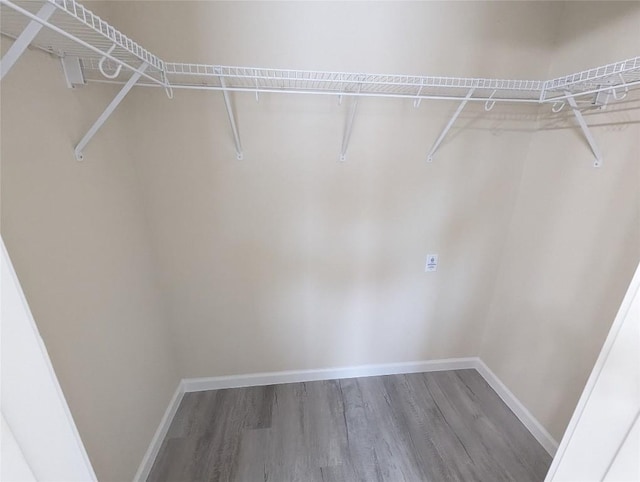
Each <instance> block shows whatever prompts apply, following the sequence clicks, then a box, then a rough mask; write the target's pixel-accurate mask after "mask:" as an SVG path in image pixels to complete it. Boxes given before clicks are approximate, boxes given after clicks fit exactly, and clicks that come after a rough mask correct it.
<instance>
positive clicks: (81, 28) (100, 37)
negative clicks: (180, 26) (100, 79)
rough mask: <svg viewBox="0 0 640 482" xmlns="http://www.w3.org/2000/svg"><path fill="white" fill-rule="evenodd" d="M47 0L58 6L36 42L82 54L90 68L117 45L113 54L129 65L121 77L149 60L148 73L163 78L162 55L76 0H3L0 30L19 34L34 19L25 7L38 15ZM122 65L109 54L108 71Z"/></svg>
mask: <svg viewBox="0 0 640 482" xmlns="http://www.w3.org/2000/svg"><path fill="white" fill-rule="evenodd" d="M47 3H49V4H52V5H55V7H56V10H55V12H54V13H53V15H52V16H51V17H50V18H49V19H48V20H47V22H46V23H45V27H44V28H42V29H41V30H40V32H39V33H38V35H37V36H36V38H35V39H34V40H33V41H32V45H33V46H35V47H37V48H40V49H42V50H45V51H47V52H50V53H52V54H54V55H57V56H60V57H62V56H65V55H67V56H75V57H79V58H80V59H82V64H83V67H84V68H85V69H88V70H97V69H98V64H99V62H100V59H101V58H103V56H104V55H105V54H106V53H107V52H108V51H109V49H111V48H112V47H113V50H112V51H111V52H110V55H111V56H112V57H114V58H116V59H118V60H119V61H121V62H122V63H124V64H125V65H126V66H128V67H129V68H125V69H122V71H121V74H120V76H118V79H126V78H127V77H128V76H129V75H130V73H131V69H137V68H138V67H139V66H140V65H141V64H142V62H146V63H148V64H149V67H148V68H147V71H146V73H147V75H149V77H151V78H152V79H153V80H155V81H158V82H162V71H163V69H164V63H163V61H162V60H161V59H160V58H158V57H157V56H155V55H153V54H151V53H150V52H149V51H147V50H146V49H144V48H142V47H141V46H140V45H139V44H137V43H136V42H134V41H133V40H131V39H130V38H129V37H127V36H126V35H124V34H122V33H121V32H120V31H118V30H117V29H115V28H114V27H112V26H111V25H109V24H108V23H107V22H105V21H104V20H102V19H101V18H100V17H99V16H97V15H95V14H94V13H93V12H91V11H90V10H88V9H87V8H85V7H83V6H82V5H80V4H79V3H78V2H76V1H75V0H16V1H11V2H9V1H5V0H3V1H2V2H1V3H0V31H1V32H2V34H4V35H6V36H9V37H11V38H17V37H18V36H19V35H20V34H21V33H22V31H23V30H24V29H25V27H26V26H27V25H28V24H29V22H30V21H31V18H30V17H28V16H27V15H25V14H24V13H22V11H26V12H29V13H31V14H33V15H35V14H37V12H38V11H39V10H40V8H41V7H42V6H43V5H45V4H47ZM15 7H17V9H16V8H15ZM21 10H22V11H21ZM48 25H51V26H53V27H57V29H60V30H62V31H64V32H66V34H67V35H64V34H62V33H60V32H59V31H55V30H53V29H52V28H49V27H48ZM86 44H88V45H90V46H92V47H94V49H95V50H94V49H91V48H90V47H88V46H87V45H86ZM118 65H119V64H118V62H115V61H113V60H110V59H108V58H107V59H106V60H105V62H104V67H105V71H107V72H108V73H109V72H115V70H116V68H117V66H118ZM89 75H90V74H89ZM150 80H151V79H150Z"/></svg>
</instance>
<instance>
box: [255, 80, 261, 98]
mask: <svg viewBox="0 0 640 482" xmlns="http://www.w3.org/2000/svg"><path fill="white" fill-rule="evenodd" d="M254 80H255V82H256V102H260V93H259V92H258V79H254Z"/></svg>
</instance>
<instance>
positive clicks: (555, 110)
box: [551, 101, 567, 114]
mask: <svg viewBox="0 0 640 482" xmlns="http://www.w3.org/2000/svg"><path fill="white" fill-rule="evenodd" d="M566 104H567V103H566V102H565V101H558V102H554V103H553V105H552V106H551V112H553V113H554V114H557V113H558V112H560V111H561V110H562V109H564V106H565V105H566ZM558 105H559V106H560V107H556V106H558Z"/></svg>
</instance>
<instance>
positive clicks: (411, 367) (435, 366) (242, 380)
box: [134, 357, 558, 482]
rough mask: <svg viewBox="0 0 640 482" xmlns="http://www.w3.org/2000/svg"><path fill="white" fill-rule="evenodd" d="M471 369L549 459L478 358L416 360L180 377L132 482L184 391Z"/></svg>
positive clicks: (552, 448)
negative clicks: (479, 376)
mask: <svg viewBox="0 0 640 482" xmlns="http://www.w3.org/2000/svg"><path fill="white" fill-rule="evenodd" d="M464 369H475V370H477V371H478V373H480V375H481V376H482V377H483V378H484V379H485V380H486V381H487V383H488V384H489V386H491V388H493V390H494V391H495V392H496V393H497V394H498V396H500V398H501V399H502V400H503V401H504V403H506V404H507V406H508V407H509V408H510V409H511V411H512V412H513V413H514V414H515V415H516V416H517V417H518V419H520V421H521V422H522V423H523V425H524V426H525V427H527V429H528V430H529V432H531V434H532V435H533V436H534V437H535V439H536V440H537V441H538V442H539V443H540V445H542V447H544V449H545V450H546V451H547V452H548V453H549V454H550V455H551V456H552V457H553V456H554V455H555V453H556V450H557V449H558V442H556V441H555V440H554V438H553V437H552V436H551V434H549V432H547V430H546V429H545V428H544V427H543V426H542V424H540V422H538V420H536V418H535V417H534V416H533V415H532V414H531V412H529V410H527V409H526V408H525V406H524V405H523V404H522V403H521V402H520V400H518V399H517V398H516V396H515V395H514V394H513V393H512V392H511V390H509V389H508V388H507V387H506V386H505V384H504V383H502V382H501V381H500V379H499V378H498V377H497V376H496V374H495V373H493V372H492V371H491V370H490V369H489V367H488V366H487V365H485V363H484V362H483V361H482V360H481V359H480V358H478V357H469V358H448V359H443V360H430V361H417V362H406V363H386V364H381V365H361V366H355V367H339V368H323V369H316V370H289V371H281V372H266V373H253V374H246V375H228V376H221V377H205V378H183V379H182V380H181V381H180V383H179V384H178V388H177V389H176V392H175V393H174V395H173V398H172V399H171V401H170V402H169V406H168V407H167V410H166V412H165V414H164V416H163V417H162V420H161V421H160V425H159V426H158V429H157V430H156V433H155V435H154V436H153V439H152V440H151V444H150V445H149V449H148V450H147V453H146V454H145V456H144V458H143V459H142V463H141V464H140V468H139V469H138V472H137V473H136V476H135V478H134V482H144V481H145V480H146V479H147V477H148V476H149V472H150V471H151V467H152V466H153V462H154V460H155V458H156V456H157V455H158V451H159V450H160V447H161V445H162V441H163V440H164V437H165V436H166V434H167V432H168V431H169V426H170V425H171V421H172V420H173V417H174V415H175V414H176V411H177V410H178V406H179V405H180V401H181V400H182V396H183V395H184V394H185V393H187V392H201V391H204V390H219V389H222V388H241V387H257V386H263V385H275V384H279V383H295V382H313V381H318V380H337V379H342V378H357V377H372V376H379V375H399V374H405V373H423V372H435V371H444V370H464Z"/></svg>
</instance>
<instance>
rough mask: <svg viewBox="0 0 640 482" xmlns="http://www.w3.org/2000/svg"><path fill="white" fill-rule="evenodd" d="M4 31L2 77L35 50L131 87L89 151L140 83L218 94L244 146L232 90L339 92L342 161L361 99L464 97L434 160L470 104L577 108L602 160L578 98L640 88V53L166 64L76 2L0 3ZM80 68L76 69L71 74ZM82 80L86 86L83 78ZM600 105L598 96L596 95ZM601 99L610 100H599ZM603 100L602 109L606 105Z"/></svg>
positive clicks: (89, 77) (83, 74)
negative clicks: (513, 71) (452, 62)
mask: <svg viewBox="0 0 640 482" xmlns="http://www.w3.org/2000/svg"><path fill="white" fill-rule="evenodd" d="M0 32H1V33H2V34H3V35H5V36H8V37H11V38H13V39H15V41H14V43H13V45H12V46H11V48H10V49H9V51H8V52H7V54H5V56H4V57H3V59H2V62H1V63H0V67H1V77H4V75H5V74H6V73H7V72H8V71H9V70H10V68H11V66H12V65H13V64H14V63H15V61H16V60H17V59H18V58H19V56H20V55H21V54H22V52H23V51H24V49H25V48H26V47H27V46H29V45H32V46H35V47H37V48H40V49H43V50H45V51H47V52H50V53H51V54H54V55H57V56H59V57H61V58H62V59H63V64H65V66H66V65H71V67H73V66H74V65H76V66H77V68H76V69H75V70H76V72H79V74H77V75H76V76H75V79H76V84H74V82H72V81H70V74H69V73H68V72H67V67H65V75H66V76H67V81H68V84H69V85H70V86H72V84H73V85H77V83H85V82H86V81H97V82H115V83H122V84H124V87H123V89H122V90H121V92H120V93H119V94H118V95H117V96H116V98H115V99H114V101H113V102H112V103H111V104H109V106H108V107H107V109H106V110H105V112H104V113H103V115H102V116H100V118H98V120H97V121H96V123H95V124H94V125H93V126H92V127H91V128H90V129H89V132H87V135H85V137H84V138H83V139H82V140H81V141H80V142H79V144H78V146H77V147H76V157H77V158H78V159H82V149H83V148H84V147H85V146H86V144H87V143H88V142H89V140H90V139H91V138H92V137H93V135H94V134H95V133H96V131H97V130H98V129H99V128H100V126H101V125H102V124H103V123H104V122H105V121H106V120H107V118H108V117H109V115H110V114H111V112H112V111H113V110H114V109H115V108H116V107H117V105H118V104H119V103H120V102H121V101H122V99H123V98H124V97H125V95H126V94H127V92H128V91H129V90H130V89H131V88H132V87H133V86H161V87H164V88H165V90H166V92H167V94H168V96H169V98H172V97H173V89H174V88H175V89H194V90H218V91H222V93H223V95H224V100H225V105H226V108H227V113H228V116H229V120H230V122H231V127H232V131H233V135H234V142H235V145H236V152H237V157H238V158H239V159H241V158H242V146H241V144H240V137H239V134H238V128H237V125H236V121H235V117H234V114H233V109H232V108H231V101H232V100H231V98H230V96H229V92H251V93H255V95H256V96H258V94H259V93H293V94H319V95H336V96H339V97H340V99H342V96H346V97H351V98H352V106H351V107H350V110H349V115H348V120H347V126H346V128H345V134H344V138H343V143H342V149H341V154H340V158H341V159H342V160H344V158H345V154H346V149H347V146H348V141H349V136H350V133H351V125H352V123H353V119H354V117H355V113H356V107H357V102H358V99H359V98H361V97H390V98H405V99H412V100H413V102H414V105H415V106H416V107H417V106H419V105H420V102H421V101H422V100H423V99H432V100H457V101H460V105H459V107H458V109H457V110H456V111H455V113H454V115H453V117H452V118H451V120H450V122H449V123H448V124H447V126H446V127H445V129H444V131H443V132H442V134H441V135H440V137H439V138H438V139H437V140H436V142H435V143H434V146H433V148H432V149H431V151H430V152H429V154H428V156H427V160H429V161H430V160H432V158H433V155H434V153H435V151H436V150H437V148H438V146H439V145H440V143H441V142H442V140H443V138H444V136H445V135H446V133H447V132H448V130H449V129H450V128H451V126H452V125H453V123H454V122H455V120H456V118H457V117H458V115H459V114H460V112H461V111H462V109H463V108H464V106H465V105H466V104H467V103H468V102H484V104H485V109H486V110H491V109H492V108H493V106H494V105H495V104H496V103H498V102H510V103H536V104H545V103H549V104H552V109H553V111H554V112H559V111H560V110H561V109H562V108H563V107H564V106H565V105H569V106H570V107H571V109H572V110H573V113H574V114H575V116H576V120H577V121H578V125H579V127H580V128H581V129H582V131H583V133H584V135H585V137H586V139H587V142H588V143H589V146H590V147H591V149H592V151H593V153H594V156H595V157H596V161H595V163H594V165H596V166H599V165H601V154H600V152H599V150H598V148H597V146H596V144H595V141H594V140H593V137H592V136H591V134H590V132H589V130H588V126H587V124H586V122H585V120H584V118H583V117H582V114H581V112H580V110H579V108H578V105H577V102H576V99H577V98H580V97H582V98H584V99H589V98H587V97H586V96H597V95H598V94H601V93H606V94H607V95H606V96H605V100H604V102H605V103H606V102H609V101H615V100H621V99H622V98H624V97H625V96H626V94H627V92H628V91H629V89H631V88H633V87H636V86H639V85H640V56H639V57H634V58H631V59H628V60H624V61H620V62H615V63H612V64H608V65H604V66H600V67H596V68H593V69H589V70H585V71H583V72H577V73H574V74H571V75H567V76H563V77H559V78H556V79H550V80H513V79H512V80H509V79H490V78H466V77H436V76H415V75H397V74H369V73H349V72H325V71H310V70H287V69H271V68H258V67H233V66H222V65H209V64H192V63H173V62H164V61H163V60H162V59H160V58H159V57H158V56H156V55H153V54H152V53H150V52H149V51H148V50H146V49H144V48H143V47H142V46H140V45H139V44H138V43H136V42H134V41H133V40H131V39H130V38H129V37H127V36H126V35H124V34H122V33H121V32H120V31H119V30H117V29H116V28H114V27H113V26H111V25H109V24H108V23H107V22H105V21H104V20H102V19H101V18H100V17H98V16H97V15H95V14H94V13H92V12H91V11H90V10H88V9H87V8H85V7H83V6H82V5H80V4H79V3H78V2H76V1H75V0H0ZM71 70H73V69H71ZM78 76H80V78H81V81H80V82H78V81H77V79H78ZM592 98H596V99H598V97H592ZM598 102H602V99H601V98H600V99H599V100H598ZM598 102H596V103H598Z"/></svg>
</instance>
